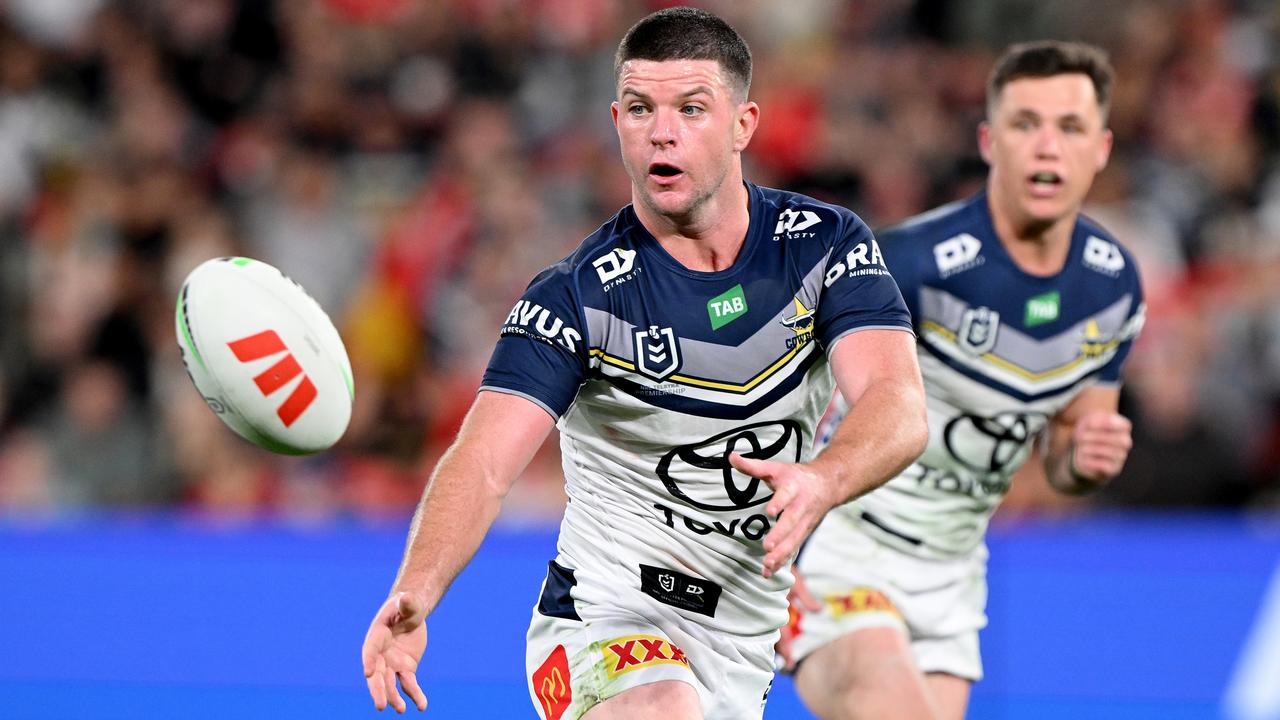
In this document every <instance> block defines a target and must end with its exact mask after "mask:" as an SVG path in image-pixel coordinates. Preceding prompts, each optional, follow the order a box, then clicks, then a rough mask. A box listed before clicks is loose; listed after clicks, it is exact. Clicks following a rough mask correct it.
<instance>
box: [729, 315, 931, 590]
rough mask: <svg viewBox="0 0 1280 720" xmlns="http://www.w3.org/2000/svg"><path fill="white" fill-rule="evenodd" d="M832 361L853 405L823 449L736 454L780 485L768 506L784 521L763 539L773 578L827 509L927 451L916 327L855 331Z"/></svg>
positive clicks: (743, 465) (738, 463)
mask: <svg viewBox="0 0 1280 720" xmlns="http://www.w3.org/2000/svg"><path fill="white" fill-rule="evenodd" d="M830 362H831V367H832V370H833V371H834V373H835V377H836V383H837V385H838V386H839V388H840V392H841V393H843V395H844V397H845V400H846V401H847V402H848V404H849V408H850V409H849V414H848V415H846V416H845V418H844V420H843V421H842V422H841V423H840V426H839V427H838V428H837V429H836V431H835V433H834V434H833V435H832V438H831V442H830V444H829V445H828V446H827V447H826V449H825V450H823V452H822V454H821V455H819V456H818V457H817V458H815V459H814V460H812V461H811V462H809V463H806V464H790V463H779V462H773V461H768V460H752V459H749V458H743V457H741V456H738V455H733V456H731V457H730V461H731V462H732V463H733V464H734V466H735V467H737V468H738V469H739V470H740V471H742V472H745V473H748V474H750V475H753V476H755V477H759V478H761V479H763V480H765V481H766V482H768V483H769V484H770V486H771V487H773V490H774V497H773V499H772V500H771V501H770V502H769V505H768V507H767V508H766V511H767V512H768V514H770V515H771V516H773V517H777V518H778V522H777V523H776V524H775V525H774V526H773V528H772V529H771V530H770V531H769V535H768V536H766V537H765V541H764V547H765V552H766V555H765V559H764V565H765V576H766V577H767V576H768V575H770V574H772V573H773V572H775V571H776V570H777V569H778V568H780V567H782V566H783V565H785V564H786V563H787V562H788V561H789V560H790V558H791V556H792V555H793V554H794V553H795V552H796V550H797V549H799V547H800V544H801V543H802V542H804V540H805V538H807V537H808V536H809V533H810V532H812V531H813V529H814V528H815V527H817V524H818V522H819V521H820V520H821V519H822V516H823V515H825V514H826V512H827V511H828V510H830V509H831V508H832V507H834V506H836V505H839V504H841V503H844V502H846V501H848V500H851V499H853V498H855V497H858V496H859V495H862V494H865V493H867V492H870V491H871V490H873V489H875V488H876V487H879V486H880V485H882V484H884V483H885V482H886V481H887V480H889V478H891V477H893V476H894V475H897V474H898V473H899V472H901V471H902V470H903V469H904V468H905V467H907V466H908V465H910V464H911V462H912V461H913V460H915V459H916V457H918V456H919V455H920V453H922V452H924V447H925V443H926V442H927V441H928V435H929V432H928V426H927V413H926V411H925V402H924V385H923V383H922V381H921V379H920V367H919V364H918V362H917V360H916V350H915V338H914V336H912V334H911V333H909V332H903V331H901V330H881V329H871V330H862V331H860V332H854V333H850V334H848V335H845V336H844V337H842V338H840V340H839V341H838V342H837V343H836V345H835V347H833V348H832V350H831V352H830ZM784 511H785V513H784Z"/></svg>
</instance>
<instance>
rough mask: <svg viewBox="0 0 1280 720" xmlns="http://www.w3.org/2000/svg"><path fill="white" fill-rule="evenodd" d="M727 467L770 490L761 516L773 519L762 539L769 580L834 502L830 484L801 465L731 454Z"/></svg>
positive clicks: (795, 550)
mask: <svg viewBox="0 0 1280 720" xmlns="http://www.w3.org/2000/svg"><path fill="white" fill-rule="evenodd" d="M729 464H730V465H732V466H733V467H734V468H735V469H736V470H738V471H739V472H743V473H746V474H747V475H750V476H752V477H756V478H760V479H761V480H763V481H764V482H765V484H766V485H768V486H769V487H770V488H772V489H773V499H771V500H770V501H769V504H768V505H767V506H766V507H765V513H766V514H768V515H769V517H771V518H775V520H774V523H773V529H771V530H770V531H769V534H768V535H765V537H764V550H765V556H764V576H765V577H771V576H772V575H773V574H774V573H775V572H777V571H778V570H779V569H781V568H782V566H784V565H786V564H787V563H788V562H790V561H791V558H792V557H793V556H794V555H795V554H796V552H797V551H798V550H799V549H800V544H801V543H803V542H804V540H805V538H807V537H809V533H811V532H813V529H814V528H815V527H817V526H818V522H819V521H821V520H822V516H823V515H826V514H827V511H828V510H830V509H831V506H832V505H833V504H834V503H835V498H834V492H833V490H832V487H831V485H832V483H831V481H829V480H828V479H827V478H825V477H823V476H822V475H821V474H819V473H817V472H814V471H813V469H811V468H810V467H809V466H808V465H805V464H803V463H788V462H778V461H776V460H757V459H754V458H748V457H743V456H742V455H739V454H738V453H731V454H730V455H729Z"/></svg>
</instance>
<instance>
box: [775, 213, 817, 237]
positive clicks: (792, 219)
mask: <svg viewBox="0 0 1280 720" xmlns="http://www.w3.org/2000/svg"><path fill="white" fill-rule="evenodd" d="M820 222H822V218H820V217H818V213H816V212H813V211H812V210H795V209H793V208H787V209H786V210H783V211H782V214H780V215H778V225H777V226H776V227H775V228H774V229H773V239H774V240H777V239H778V238H779V237H781V235H782V234H783V233H786V234H787V237H813V236H815V235H817V233H814V232H809V233H805V234H804V235H797V234H796V233H799V232H800V231H801V230H808V229H809V228H811V227H813V226H814V225H817V224H818V223H820Z"/></svg>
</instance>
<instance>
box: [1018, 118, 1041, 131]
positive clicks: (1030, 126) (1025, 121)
mask: <svg viewBox="0 0 1280 720" xmlns="http://www.w3.org/2000/svg"><path fill="white" fill-rule="evenodd" d="M1013 129H1014V130H1035V129H1036V124H1035V123H1034V122H1032V121H1031V119H1030V118H1018V119H1016V120H1014V121H1013Z"/></svg>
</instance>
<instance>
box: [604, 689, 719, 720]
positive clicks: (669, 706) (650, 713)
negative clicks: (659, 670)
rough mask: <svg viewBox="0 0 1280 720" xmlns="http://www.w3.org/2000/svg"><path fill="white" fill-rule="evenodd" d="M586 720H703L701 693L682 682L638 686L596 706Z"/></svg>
mask: <svg viewBox="0 0 1280 720" xmlns="http://www.w3.org/2000/svg"><path fill="white" fill-rule="evenodd" d="M582 719H583V720H702V702H701V700H699V698H698V691H697V690H694V689H693V686H692V685H690V684H689V683H686V682H682V681H680V680H659V681H658V682H652V683H648V684H645V685H637V686H636V687H633V688H631V689H630V690H624V691H623V692H621V693H619V694H617V695H614V696H613V697H611V698H609V699H608V700H605V701H604V702H602V703H600V704H599V705H596V706H595V707H593V708H591V709H590V710H588V711H587V714H586V715H583V716H582Z"/></svg>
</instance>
